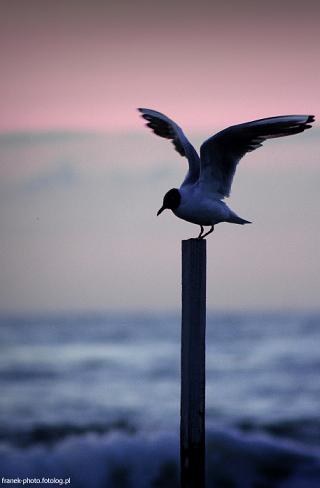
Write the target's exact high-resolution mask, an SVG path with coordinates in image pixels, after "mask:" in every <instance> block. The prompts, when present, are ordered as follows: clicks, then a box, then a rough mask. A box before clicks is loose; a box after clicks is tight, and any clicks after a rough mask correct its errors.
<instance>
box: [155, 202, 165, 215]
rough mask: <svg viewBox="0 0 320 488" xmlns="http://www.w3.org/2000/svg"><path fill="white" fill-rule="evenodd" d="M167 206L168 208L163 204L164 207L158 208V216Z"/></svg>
mask: <svg viewBox="0 0 320 488" xmlns="http://www.w3.org/2000/svg"><path fill="white" fill-rule="evenodd" d="M165 208H166V207H164V206H163V205H162V207H161V208H160V210H158V212H157V216H159V215H160V214H161V212H163V211H164V210H165Z"/></svg>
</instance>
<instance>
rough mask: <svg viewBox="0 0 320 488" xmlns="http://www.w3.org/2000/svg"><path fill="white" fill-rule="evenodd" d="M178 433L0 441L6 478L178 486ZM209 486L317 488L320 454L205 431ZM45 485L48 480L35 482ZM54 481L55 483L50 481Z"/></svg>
mask: <svg viewBox="0 0 320 488" xmlns="http://www.w3.org/2000/svg"><path fill="white" fill-rule="evenodd" d="M178 458H179V444H178V434H177V433H158V434H154V435H150V434H149V435H146V434H139V435H134V436H130V435H127V434H124V433H111V434H107V435H98V434H86V435H82V436H73V437H69V438H67V439H64V440H62V441H60V442H59V443H57V444H55V445H54V446H53V447H48V446H44V445H37V446H33V447H30V448H28V449H18V448H15V447H12V446H8V445H4V444H3V445H2V446H1V447H0V459H1V461H0V474H1V476H4V477H7V478H15V477H20V478H26V477H29V478H42V477H43V476H44V477H49V478H54V477H56V478H59V479H60V478H61V479H65V478H68V477H70V478H71V485H69V486H71V487H72V488H106V487H107V488H120V487H121V488H152V487H157V488H173V487H177V486H179V472H178ZM207 471H208V486H209V487H210V488H222V487H227V486H228V487H230V488H251V487H252V486H258V485H259V483H260V486H268V488H269V487H270V488H271V487H277V488H319V486H320V456H318V455H317V454H315V453H314V452H313V453H311V452H306V451H303V450H302V449H300V448H298V447H295V446H293V445H287V444H284V443H283V442H275V441H274V440H270V439H267V438H263V437H258V436H248V435H243V434H241V433H239V432H227V431H218V430H215V431H210V432H209V433H208V435H207ZM36 486H46V487H48V484H42V483H40V484H37V485H36ZM51 486H53V485H51Z"/></svg>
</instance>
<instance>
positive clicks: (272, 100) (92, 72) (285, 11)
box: [0, 0, 320, 132]
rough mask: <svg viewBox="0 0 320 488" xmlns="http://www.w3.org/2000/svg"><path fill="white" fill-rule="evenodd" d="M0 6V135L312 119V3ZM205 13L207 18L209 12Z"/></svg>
mask: <svg viewBox="0 0 320 488" xmlns="http://www.w3.org/2000/svg"><path fill="white" fill-rule="evenodd" d="M110 3H111V2H102V1H98V0H96V1H81V0H80V1H79V0H78V1H75V0H69V1H60V2H52V1H48V0H41V1H40V0H39V1H34V0H29V1H28V2H18V1H15V0H13V1H10V2H9V1H5V0H0V5H1V19H0V36H1V39H0V50H1V73H2V74H1V80H0V90H1V100H2V102H1V114H2V115H1V120H0V131H4V132H7V131H25V130H33V131H34V130H50V129H53V130H55V129H91V130H95V129H98V130H131V129H135V130H140V128H141V122H140V121H139V119H138V117H137V114H136V113H135V111H134V109H135V107H137V106H147V107H148V106H149V107H152V108H156V109H158V110H161V111H163V112H165V113H168V114H169V115H171V116H172V117H174V118H176V120H177V121H178V122H180V123H181V125H183V127H185V128H186V130H187V129H194V130H201V129H208V128H210V127H216V126H224V125H225V124H231V123H236V122H241V121H244V120H248V119H252V118H259V117H263V116H268V115H276V114H286V113H315V115H316V116H317V112H318V111H319V102H318V91H319V86H320V76H319V74H320V68H319V61H318V59H319V55H318V54H319V53H318V49H319V45H320V34H319V28H318V19H319V7H318V6H317V4H316V3H315V2H312V1H311V2H310V1H309V2H308V1H307V2H304V3H303V4H301V3H299V4H297V3H295V2H287V1H284V2H282V3H281V4H280V5H281V6H280V7H279V4H278V3H276V2H268V4H267V5H260V4H259V2H251V1H250V0H247V1H246V2H237V3H234V2H228V3H226V4H225V5H224V6H221V5H220V6H218V7H215V6H214V5H212V4H207V3H206V2H194V3H193V4H188V3H185V2H183V3H181V2H175V3H174V4H173V5H172V3H171V2H170V3H169V2H166V1H165V2H161V3H160V4H159V3H158V2H157V3H155V2H143V1H140V2H131V3H125V2H121V3H117V4H116V3H115V2H114V5H110ZM209 5H210V6H209Z"/></svg>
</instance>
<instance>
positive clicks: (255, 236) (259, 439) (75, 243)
mask: <svg viewBox="0 0 320 488" xmlns="http://www.w3.org/2000/svg"><path fill="white" fill-rule="evenodd" d="M0 7H1V16H0V51H1V72H2V74H1V80H0V90H1V114H2V117H1V120H0V176H1V177H0V227H1V235H0V265H1V278H2V279H1V282H0V315H1V318H0V335H1V344H2V346H1V348H2V351H1V359H0V368H1V369H0V382H1V389H2V391H4V392H5V395H3V396H2V399H1V403H0V419H1V425H2V427H1V429H0V438H1V458H2V463H1V464H0V473H1V474H3V475H4V476H8V477H15V476H22V477H23V476H31V475H33V476H38V477H40V478H41V476H46V475H48V476H49V475H51V476H52V477H54V476H57V477H58V478H59V479H60V478H61V479H62V478H67V477H68V476H70V477H71V478H72V479H71V481H72V482H73V484H72V485H71V486H74V487H77V488H78V487H81V486H86V487H88V486H90V487H97V488H99V487H100V486H108V488H109V487H110V488H112V487H113V486H139V487H142V488H143V487H144V486H145V487H150V486H158V487H159V486H164V487H170V486H177V483H178V481H177V480H178V471H177V459H178V428H179V394H180V389H179V388H180V386H179V354H180V350H179V347H180V345H179V344H180V342H179V341H180V337H179V334H180V329H179V328H180V317H179V309H180V282H181V277H180V241H181V239H185V238H189V237H195V236H196V235H197V233H198V227H197V226H194V225H192V224H188V223H186V222H184V221H182V220H179V219H177V218H175V217H174V216H173V215H172V214H171V213H170V212H166V213H164V214H162V216H161V217H159V218H156V212H157V210H158V209H159V208H160V206H161V203H162V198H163V195H164V193H165V192H166V191H167V190H168V189H170V188H172V187H176V186H179V185H180V183H181V181H182V179H183V177H184V175H185V173H186V171H187V163H186V161H185V160H184V159H183V158H181V157H180V156H179V155H178V153H176V152H175V151H174V149H173V146H172V145H171V144H170V143H169V142H168V141H166V140H163V139H160V138H157V137H156V136H155V135H154V134H152V133H151V132H150V131H149V129H146V128H144V126H143V124H144V123H143V120H142V119H141V118H140V117H139V115H138V112H137V111H136V108H137V107H139V106H142V107H149V108H153V109H156V110H159V111H161V112H164V113H165V114H167V115H168V116H169V117H171V118H173V119H174V120H175V121H176V122H177V123H178V124H179V125H181V127H182V128H183V130H184V131H185V133H186V135H187V136H188V137H189V138H190V139H191V141H192V142H193V143H194V145H195V147H196V148H199V147H200V145H201V143H202V141H203V140H204V139H206V138H207V137H209V136H210V135H212V134H213V133H214V132H216V131H218V130H221V129H223V128H224V127H226V126H228V125H232V124H236V123H241V122H245V121H248V120H253V119H256V118H262V117H268V116H273V115H285V114H300V113H301V114H314V115H315V116H316V119H317V118H319V101H318V87H319V82H320V66H319V61H318V46H319V40H320V39H319V29H318V19H319V13H320V12H319V6H318V5H317V3H316V2H313V1H306V2H304V3H303V4H301V3H298V2H294V1H293V2H287V1H286V0H285V1H283V2H281V4H279V3H277V2H273V1H271V2H268V4H262V3H260V2H258V3H257V2H252V1H250V0H247V1H242V2H233V1H230V2H224V3H223V4H215V3H214V2H213V3H212V2H210V3H209V2H208V3H207V2H204V1H200V2H194V3H193V2H180V1H177V2H167V1H163V2H161V3H157V2H152V1H149V2H144V1H142V0H140V1H137V2H126V1H123V2H111V1H110V2H108V1H102V0H101V1H99V0H93V1H88V0H77V1H75V0H68V1H65V0H62V1H60V2H51V1H49V0H41V1H40V0H39V1H37V0H29V1H28V2H18V1H16V0H13V1H12V0H11V1H10V2H9V1H6V0H0ZM319 135H320V129H319V125H318V123H317V122H316V124H315V126H314V128H313V129H311V130H309V131H306V132H305V133H303V134H299V135H297V136H293V137H289V138H283V139H280V140H274V141H269V142H267V143H266V144H265V145H264V147H263V148H262V149H261V150H257V151H255V152H253V153H251V154H249V155H247V156H246V157H245V158H244V159H243V160H242V161H241V163H240V165H239V167H238V170H237V174H236V177H235V180H234V186H233V191H232V194H231V198H230V200H229V202H228V203H230V205H231V207H232V208H233V209H234V210H235V211H236V212H237V213H238V214H240V215H241V216H242V217H244V218H246V219H248V220H251V221H253V225H251V226H245V227H239V226H233V225H230V224H220V225H218V226H217V227H216V229H215V232H214V234H213V235H212V236H210V238H209V239H208V285H207V290H208V296H207V306H208V339H207V341H208V345H207V370H208V373H207V425H208V463H207V465H208V483H210V484H209V485H208V486H213V487H219V488H220V487H221V488H223V487H224V486H225V487H227V486H235V487H237V486H239V487H241V488H245V487H246V486H248V487H250V486H258V485H257V483H264V485H263V486H281V487H285V486H288V487H293V486H297V487H302V486H308V487H312V486H315V487H316V486H317V487H318V486H319V484H320V475H319V472H320V470H319V462H318V449H319V443H318V440H319V431H320V428H319V420H318V411H319V393H320V384H319V379H318V377H319V355H318V351H317V344H318V340H319V325H320V324H319V322H320V314H319V298H318V290H319V286H320V275H319V258H318V255H319V247H320V234H319V227H318V220H319V208H320V196H319V190H318V186H319V181H320V166H319V143H318V141H319ZM257 453H258V454H257ZM262 453H263V455H262ZM82 456H85V457H86V458H87V459H89V460H91V466H92V469H91V468H90V469H89V468H88V469H87V470H84V469H83V468H81V467H80V466H81V463H80V464H79V459H82ZM62 460H63V461H62ZM146 460H148V463H147V464H148V467H147V468H146V467H145V464H146ZM298 461H299V462H298ZM230 462H232V465H233V466H234V472H230V470H229V471H228V468H227V467H228V466H229V465H230ZM228 463H229V464H228ZM310 466H311V467H310ZM93 472H94V473H95V475H94V476H93ZM40 475H41V476H40ZM81 483H82V484H81ZM121 483H122V484H121ZM130 483H131V484H130ZM228 483H229V484H228ZM232 483H233V484H232ZM237 483H238V484H237ZM239 483H240V484H239ZM254 483H256V485H254ZM266 483H269V484H268V485H267V484H266ZM294 483H295V484H294ZM303 483H304V484H303ZM312 483H314V485H313V484H312ZM261 486H262V484H261Z"/></svg>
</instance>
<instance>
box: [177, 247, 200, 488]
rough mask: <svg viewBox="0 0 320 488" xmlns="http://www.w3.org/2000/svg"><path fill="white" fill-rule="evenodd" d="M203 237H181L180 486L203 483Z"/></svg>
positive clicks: (194, 486)
mask: <svg viewBox="0 0 320 488" xmlns="http://www.w3.org/2000/svg"><path fill="white" fill-rule="evenodd" d="M205 331H206V240H205V239H189V240H184V241H182V327H181V418H180V469H181V488H204V487H205Z"/></svg>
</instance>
